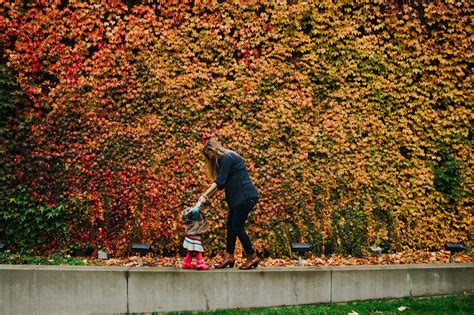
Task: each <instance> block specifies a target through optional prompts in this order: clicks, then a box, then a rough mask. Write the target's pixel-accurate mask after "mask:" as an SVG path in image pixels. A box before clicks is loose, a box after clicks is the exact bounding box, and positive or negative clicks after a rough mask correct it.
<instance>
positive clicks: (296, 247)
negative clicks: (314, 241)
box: [291, 243, 311, 266]
mask: <svg viewBox="0 0 474 315" xmlns="http://www.w3.org/2000/svg"><path fill="white" fill-rule="evenodd" d="M291 249H292V250H293V251H294V252H296V253H297V254H298V265H300V266H301V264H302V262H303V259H302V256H303V254H304V253H306V252H308V251H310V250H311V246H309V244H307V243H291Z"/></svg>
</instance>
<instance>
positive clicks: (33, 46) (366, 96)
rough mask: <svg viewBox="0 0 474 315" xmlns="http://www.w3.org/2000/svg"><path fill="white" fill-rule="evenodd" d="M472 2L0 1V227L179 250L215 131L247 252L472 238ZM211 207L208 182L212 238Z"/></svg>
mask: <svg viewBox="0 0 474 315" xmlns="http://www.w3.org/2000/svg"><path fill="white" fill-rule="evenodd" d="M472 13H473V12H472V7H470V6H469V3H468V1H451V0H444V1H426V2H425V1H423V2H419V5H418V6H410V5H409V4H404V1H393V3H392V2H390V1H388V2H387V1H381V0H380V1H379V0H377V1H364V0H357V1H330V0H323V1H305V2H300V1H296V3H295V1H293V3H291V4H282V3H279V4H273V3H270V2H268V3H265V2H260V3H253V2H251V3H234V2H230V1H229V2H222V3H219V4H218V3H210V4H205V5H204V4H201V5H197V4H193V3H181V4H173V5H170V4H161V5H160V4H153V5H151V4H147V3H140V1H127V2H120V1H117V0H114V1H99V0H91V1H84V2H83V1H53V2H48V1H36V2H30V1H10V2H8V1H7V2H2V4H0V53H1V55H2V57H1V64H0V67H1V68H0V88H1V93H0V94H1V96H0V111H1V113H2V120H1V133H2V137H1V139H2V140H1V155H2V156H1V163H2V173H1V179H0V181H1V210H0V211H1V212H0V223H1V225H0V233H1V234H0V238H3V239H4V240H5V241H6V242H7V243H8V244H9V246H10V247H11V248H13V249H14V250H16V251H23V252H25V251H29V252H33V253H40V254H47V253H51V252H54V251H58V250H66V251H73V250H78V249H87V248H93V249H96V248H103V249H106V250H108V251H109V252H111V253H112V254H113V255H116V256H120V255H126V254H128V253H129V246H130V243H132V242H137V241H139V242H148V243H152V244H154V247H155V250H156V251H157V252H158V253H160V254H164V255H173V254H176V253H177V252H178V251H179V249H180V247H181V243H182V238H183V231H184V228H183V225H182V222H181V220H180V218H179V214H180V211H181V209H182V208H183V207H184V206H185V205H190V204H192V203H193V202H195V201H196V200H197V198H198V196H199V195H200V194H201V193H202V192H203V191H204V190H205V189H206V188H207V186H208V185H209V184H210V183H211V180H209V179H208V178H206V177H205V175H204V161H203V157H202V155H201V152H200V150H201V147H202V143H203V140H204V139H206V138H208V137H210V136H215V137H217V138H218V139H219V140H220V141H221V142H222V143H223V144H224V145H225V146H227V147H228V148H231V149H233V150H235V151H237V152H239V153H240V154H241V155H242V156H243V157H244V158H245V160H246V163H247V166H248V168H249V172H250V175H251V177H252V179H253V180H254V182H255V184H256V186H257V188H258V190H259V192H260V194H261V200H260V203H259V204H258V206H257V208H256V209H255V211H254V213H253V215H252V216H251V218H250V221H251V229H250V234H251V237H252V239H253V240H254V241H255V246H256V247H257V248H258V250H259V251H261V252H262V254H263V255H271V256H287V255H290V243H291V242H292V241H306V242H310V243H311V244H313V245H314V248H315V253H317V254H319V253H321V252H322V251H325V252H331V251H336V252H338V253H344V254H351V255H359V254H363V253H364V252H366V250H367V248H368V246H371V245H380V246H382V247H383V249H384V250H387V251H397V250H402V249H406V248H429V249H440V248H442V246H443V245H444V242H445V241H462V242H465V243H467V244H469V242H470V236H472V235H471V234H472V227H473V198H472V196H473V182H472V179H473V169H474V160H473V151H472V143H473V142H472V126H473V118H474V116H473V111H472V95H473V89H472V85H473V76H472V57H473V55H472V47H473V44H472ZM226 211H227V208H226V204H225V202H224V201H223V195H222V193H220V194H219V195H218V197H217V198H215V199H214V201H213V203H212V205H211V206H210V207H209V208H208V209H206V214H207V218H208V219H209V221H210V225H211V233H209V235H208V237H207V243H206V249H207V251H208V252H210V253H216V252H217V251H218V250H222V249H224V244H225V218H226ZM470 233H471V234H470Z"/></svg>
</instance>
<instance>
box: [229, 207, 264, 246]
mask: <svg viewBox="0 0 474 315" xmlns="http://www.w3.org/2000/svg"><path fill="white" fill-rule="evenodd" d="M257 201H258V198H250V199H246V200H245V201H244V202H242V203H241V204H240V205H238V206H236V207H232V208H230V207H229V215H228V217H227V248H226V251H227V252H228V253H229V254H233V253H234V251H235V242H236V241H237V237H238V238H239V240H240V242H241V243H242V246H243V247H244V251H245V253H246V254H248V255H252V254H253V253H254V252H255V251H254V250H253V247H252V243H251V242H250V238H249V236H248V235H247V233H246V232H245V231H244V225H245V221H247V217H248V215H249V213H250V211H252V209H253V208H254V207H255V204H256V203H257Z"/></svg>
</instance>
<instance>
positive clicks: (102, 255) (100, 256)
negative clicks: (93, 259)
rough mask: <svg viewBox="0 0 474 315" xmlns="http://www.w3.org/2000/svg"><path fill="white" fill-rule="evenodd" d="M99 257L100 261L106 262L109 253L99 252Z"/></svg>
mask: <svg viewBox="0 0 474 315" xmlns="http://www.w3.org/2000/svg"><path fill="white" fill-rule="evenodd" d="M97 256H98V258H99V259H104V260H107V259H109V255H108V254H107V252H104V251H103V250H99V252H98V253H97Z"/></svg>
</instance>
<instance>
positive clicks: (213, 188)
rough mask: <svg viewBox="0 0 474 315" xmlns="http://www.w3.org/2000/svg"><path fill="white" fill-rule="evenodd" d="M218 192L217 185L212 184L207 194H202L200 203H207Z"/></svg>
mask: <svg viewBox="0 0 474 315" xmlns="http://www.w3.org/2000/svg"><path fill="white" fill-rule="evenodd" d="M216 191H217V184H216V183H212V185H211V187H209V189H208V190H206V192H205V193H204V194H202V195H201V197H199V201H198V202H201V203H206V202H207V201H208V200H209V198H210V197H211V196H212V195H214V194H215V193H216Z"/></svg>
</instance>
